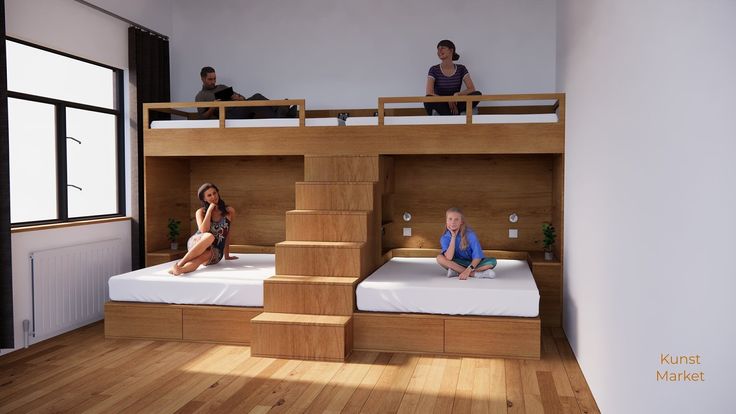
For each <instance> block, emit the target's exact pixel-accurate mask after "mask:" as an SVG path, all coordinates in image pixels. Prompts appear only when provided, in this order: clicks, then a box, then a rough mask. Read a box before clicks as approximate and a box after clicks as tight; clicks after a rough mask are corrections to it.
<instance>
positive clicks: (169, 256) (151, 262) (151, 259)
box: [146, 249, 186, 266]
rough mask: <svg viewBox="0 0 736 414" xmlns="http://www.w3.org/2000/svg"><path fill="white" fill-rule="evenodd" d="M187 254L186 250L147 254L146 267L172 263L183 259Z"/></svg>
mask: <svg viewBox="0 0 736 414" xmlns="http://www.w3.org/2000/svg"><path fill="white" fill-rule="evenodd" d="M184 254H186V251H185V250H171V249H164V250H157V251H155V252H148V253H146V266H155V265H157V264H161V263H166V262H170V261H172V260H177V259H181V258H182V257H184Z"/></svg>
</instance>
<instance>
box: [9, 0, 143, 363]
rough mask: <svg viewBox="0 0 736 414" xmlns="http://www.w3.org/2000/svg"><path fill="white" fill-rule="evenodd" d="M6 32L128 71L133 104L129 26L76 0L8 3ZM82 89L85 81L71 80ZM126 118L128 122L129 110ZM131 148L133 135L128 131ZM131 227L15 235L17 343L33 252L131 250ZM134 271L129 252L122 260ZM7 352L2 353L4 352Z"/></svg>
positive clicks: (20, 337)
mask: <svg viewBox="0 0 736 414" xmlns="http://www.w3.org/2000/svg"><path fill="white" fill-rule="evenodd" d="M5 21H6V33H7V35H8V36H11V37H14V38H17V39H21V40H26V41H29V42H32V43H35V44H38V45H41V46H45V47H48V48H51V49H55V50H58V51H61V52H66V53H69V54H72V55H75V56H79V57H83V58H86V59H90V60H93V61H96V62H100V63H104V64H106V65H110V66H113V67H117V68H120V69H123V70H124V77H125V82H124V84H125V90H124V91H123V94H124V98H125V100H126V102H127V101H128V96H129V88H128V82H127V77H128V75H127V74H128V71H127V67H128V32H127V30H128V25H127V24H125V23H123V22H120V21H118V20H116V19H114V18H112V17H110V16H107V15H105V14H102V13H100V12H98V11H95V10H93V9H91V8H89V7H86V6H83V5H81V4H79V3H76V2H74V1H59V0H34V1H32V2H31V1H24V0H5ZM70 82H72V85H75V86H76V87H83V85H84V79H70ZM123 109H124V118H125V119H129V108H128V107H127V105H126V107H125V108H123ZM125 140H126V145H125V147H126V148H129V145H130V131H129V130H127V129H126V134H125ZM125 159H126V193H127V194H126V200H127V201H128V208H127V210H128V211H130V209H131V206H130V200H131V192H130V153H129V152H128V153H126V156H125ZM130 237H131V225H130V222H128V221H125V222H120V223H105V224H96V225H89V226H78V227H71V228H63V229H56V230H45V231H35V232H28V233H14V234H13V235H12V249H13V256H12V260H13V319H14V320H15V343H16V347H19V346H21V345H22V343H23V331H22V321H23V320H24V319H29V318H30V306H31V305H30V298H31V297H30V273H29V268H28V266H29V264H28V254H29V253H30V252H32V251H36V250H43V249H48V248H52V247H60V246H67V245H73V244H79V243H85V242H92V241H98V240H107V239H111V238H122V239H123V240H125V243H127V244H128V245H130ZM122 259H123V260H124V261H125V263H128V266H127V267H128V268H130V261H131V257H130V251H127V250H126V253H125V254H124V257H123V258H122ZM4 352H8V350H3V351H0V353H4Z"/></svg>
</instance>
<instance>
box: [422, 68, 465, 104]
mask: <svg viewBox="0 0 736 414" xmlns="http://www.w3.org/2000/svg"><path fill="white" fill-rule="evenodd" d="M468 74H469V73H468V69H467V68H466V67H465V65H461V64H456V65H455V72H454V73H453V74H452V75H450V76H447V75H445V74H444V73H442V69H440V65H434V66H432V67H431V68H429V73H428V74H427V76H429V77H430V78H432V79H434V93H435V95H439V96H450V95H453V94H455V92H460V91H461V90H462V88H463V79H465V76H467V75H468Z"/></svg>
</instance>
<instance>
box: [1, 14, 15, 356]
mask: <svg viewBox="0 0 736 414" xmlns="http://www.w3.org/2000/svg"><path fill="white" fill-rule="evenodd" d="M0 33H2V39H0V40H1V41H0V43H1V44H0V66H2V67H1V68H0V255H1V256H2V258H3V259H2V260H0V263H2V264H0V274H1V275H2V276H0V348H15V340H14V338H13V268H12V266H11V263H10V258H11V255H10V162H9V159H8V155H9V147H8V144H9V142H8V75H7V74H8V65H7V61H6V60H5V1H4V0H0Z"/></svg>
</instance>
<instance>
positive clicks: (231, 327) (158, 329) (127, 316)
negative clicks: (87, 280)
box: [105, 301, 263, 345]
mask: <svg viewBox="0 0 736 414" xmlns="http://www.w3.org/2000/svg"><path fill="white" fill-rule="evenodd" d="M261 312H263V308H261V307H258V308H256V307H253V308H246V307H236V306H201V305H171V304H165V303H138V302H115V301H110V302H107V303H106V304H105V337H106V338H131V339H133V338H134V339H157V340H165V341H189V342H216V343H231V344H246V345H247V344H250V340H251V327H250V320H251V319H253V318H254V317H255V316H257V315H259V314H260V313H261Z"/></svg>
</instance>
